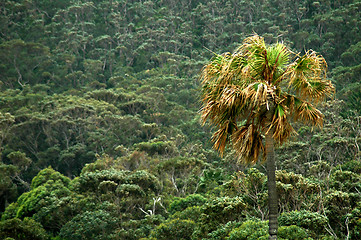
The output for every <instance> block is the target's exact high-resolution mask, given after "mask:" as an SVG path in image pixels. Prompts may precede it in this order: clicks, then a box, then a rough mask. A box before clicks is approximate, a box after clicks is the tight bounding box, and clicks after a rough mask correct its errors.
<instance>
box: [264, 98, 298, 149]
mask: <svg viewBox="0 0 361 240" xmlns="http://www.w3.org/2000/svg"><path fill="white" fill-rule="evenodd" d="M288 116H289V113H288V109H287V106H286V105H283V104H278V105H276V107H275V114H274V115H273V120H272V123H271V127H270V129H271V128H272V129H273V139H274V140H275V141H276V142H277V143H278V144H279V145H282V144H283V142H284V141H286V140H288V139H289V138H290V137H291V136H292V135H295V134H297V133H296V131H295V130H294V128H293V127H292V125H291V124H290V122H289V120H288Z"/></svg>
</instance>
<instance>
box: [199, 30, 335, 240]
mask: <svg viewBox="0 0 361 240" xmlns="http://www.w3.org/2000/svg"><path fill="white" fill-rule="evenodd" d="M326 69H327V64H326V61H325V59H324V58H323V57H322V56H320V55H318V54H317V53H316V52H314V51H313V50H309V51H307V52H306V53H305V54H304V55H301V54H300V53H294V52H292V51H291V50H290V49H289V48H287V46H285V45H284V44H283V43H275V44H272V45H268V44H266V43H265V41H264V39H263V38H262V37H260V36H258V35H253V36H251V37H248V38H246V39H245V40H244V41H243V43H242V44H241V45H240V46H239V47H238V48H237V49H236V50H235V51H234V52H233V53H232V54H231V53H228V52H227V53H224V54H221V55H218V54H216V55H215V57H214V58H213V59H212V61H211V62H210V63H209V64H207V65H206V66H205V67H204V68H203V71H202V75H201V80H202V87H203V92H202V94H203V95H202V96H203V99H202V101H203V107H202V109H201V113H202V119H203V123H205V122H206V120H207V119H208V120H210V122H211V124H212V125H214V126H215V129H216V131H215V132H214V134H213V137H212V141H213V142H214V147H215V148H216V149H217V150H219V151H220V152H221V153H223V151H224V149H225V147H226V144H227V143H228V142H230V143H231V144H232V147H233V148H234V149H235V150H236V152H237V154H238V155H239V159H240V160H241V161H243V162H245V163H256V162H257V161H259V160H260V159H261V155H263V159H266V160H267V177H268V207H269V235H270V237H269V239H277V229H278V223H277V216H278V207H277V206H278V198H277V191H276V180H275V169H276V167H275V154H274V146H275V145H281V144H282V143H283V142H284V141H285V140H287V139H289V138H290V136H291V135H292V134H294V133H296V132H295V130H294V129H293V127H292V126H291V121H292V120H295V121H298V120H300V121H303V122H306V123H311V124H312V125H315V126H322V123H323V115H322V113H321V112H320V111H319V110H317V109H316V108H315V105H316V104H317V103H318V102H319V101H320V100H323V99H324V98H325V97H326V96H330V95H332V94H333V93H334V87H333V85H332V83H331V82H330V81H329V80H327V79H326Z"/></svg>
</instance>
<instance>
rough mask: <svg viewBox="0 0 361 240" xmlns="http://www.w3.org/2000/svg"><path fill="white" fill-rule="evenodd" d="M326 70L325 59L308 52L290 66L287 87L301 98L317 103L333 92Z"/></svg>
mask: <svg viewBox="0 0 361 240" xmlns="http://www.w3.org/2000/svg"><path fill="white" fill-rule="evenodd" d="M326 70H327V63H326V61H325V59H324V58H323V57H322V56H320V55H317V53H316V52H314V51H312V50H310V51H308V52H306V54H305V55H303V56H301V57H299V58H298V59H297V60H296V61H295V63H294V64H293V65H291V66H290V68H289V87H291V88H293V89H294V90H295V91H296V92H297V93H298V94H299V95H300V96H301V97H303V98H306V99H308V100H311V101H313V102H316V103H317V102H319V101H320V100H323V99H324V98H325V97H327V96H332V95H333V94H334V92H335V89H334V87H333V85H332V83H331V81H329V80H327V79H326Z"/></svg>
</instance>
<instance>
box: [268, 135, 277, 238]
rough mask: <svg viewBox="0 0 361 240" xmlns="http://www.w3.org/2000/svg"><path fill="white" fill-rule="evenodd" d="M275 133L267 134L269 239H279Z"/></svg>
mask: <svg viewBox="0 0 361 240" xmlns="http://www.w3.org/2000/svg"><path fill="white" fill-rule="evenodd" d="M272 134H273V131H269V132H268V133H267V134H266V154H267V187H268V209H269V223H268V226H269V235H270V236H269V239H270V240H274V239H277V230H278V219H277V218H278V197H277V188H276V164H275V152H274V142H273V138H272Z"/></svg>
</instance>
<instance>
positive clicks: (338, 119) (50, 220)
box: [0, 0, 361, 240]
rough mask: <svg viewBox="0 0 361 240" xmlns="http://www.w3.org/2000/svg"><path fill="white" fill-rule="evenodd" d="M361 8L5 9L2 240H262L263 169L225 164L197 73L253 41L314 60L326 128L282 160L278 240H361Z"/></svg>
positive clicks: (0, 72)
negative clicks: (202, 111) (319, 64)
mask: <svg viewBox="0 0 361 240" xmlns="http://www.w3.org/2000/svg"><path fill="white" fill-rule="evenodd" d="M360 30H361V1H358V0H343V1H338V0H321V1H312V0H311V1H310V0H304V1H289V0H282V1H280V0H273V1H268V0H255V1H243V0H213V1H203V0H188V1H185V0H184V1H173V0H148V1H140V0H139V1H131V0H129V1H127V0H112V1H105V0H104V1H102V0H97V1H95V0H94V1H85V0H62V1H60V0H59V1H50V0H18V1H11V0H4V1H1V2H0V89H1V91H0V158H1V159H0V160H1V161H0V214H1V222H0V237H3V238H4V239H5V238H8V239H59V240H60V239H170V238H169V237H170V236H172V237H173V238H172V239H230V240H232V239H233V240H234V239H267V234H268V233H267V222H266V219H267V215H268V209H267V187H266V177H265V167H264V165H263V164H258V165H255V166H244V165H242V164H239V163H237V159H236V157H235V155H234V152H232V151H231V150H230V149H229V150H228V151H227V152H226V153H225V154H224V156H223V157H222V158H221V157H220V156H219V155H218V154H217V153H216V152H215V151H214V150H212V144H211V142H210V137H211V136H210V132H211V129H209V127H207V126H201V125H200V122H199V118H200V116H199V113H198V111H199V108H200V99H199V98H200V83H199V73H200V71H201V68H202V67H203V66H204V65H205V64H206V63H208V61H209V60H210V59H211V58H212V56H213V55H214V54H213V52H214V53H223V52H225V51H233V50H234V49H235V48H236V47H237V45H239V44H240V43H241V42H242V40H243V39H244V38H245V37H247V36H250V35H251V34H252V33H255V32H256V33H258V34H260V35H261V36H263V37H264V38H265V39H266V41H267V42H268V43H274V42H277V41H284V43H286V44H287V45H288V46H290V47H291V48H292V49H293V50H294V51H295V52H303V51H304V50H305V49H313V50H315V51H317V52H319V53H320V54H322V55H323V56H324V57H325V58H326V61H327V63H328V66H329V71H328V77H329V78H330V79H331V80H332V82H333V84H334V85H335V86H336V95H335V97H334V99H328V101H327V102H326V103H324V104H322V105H321V106H319V107H320V109H321V111H322V112H323V114H324V116H325V123H324V128H323V129H322V130H321V129H312V128H311V127H308V126H302V127H301V126H297V125H296V129H297V132H298V135H297V136H295V137H294V138H293V139H292V140H291V141H290V142H288V143H287V144H285V145H284V146H282V147H280V148H279V149H278V150H277V155H276V156H277V169H278V171H277V176H276V177H277V188H278V193H279V198H280V202H279V209H280V217H279V223H280V229H279V238H281V239H360V238H361V193H360V191H361V162H360V160H361V159H360V158H361V151H360V146H361V117H360V114H361V104H360V103H361V81H360V76H361V32H360Z"/></svg>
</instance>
